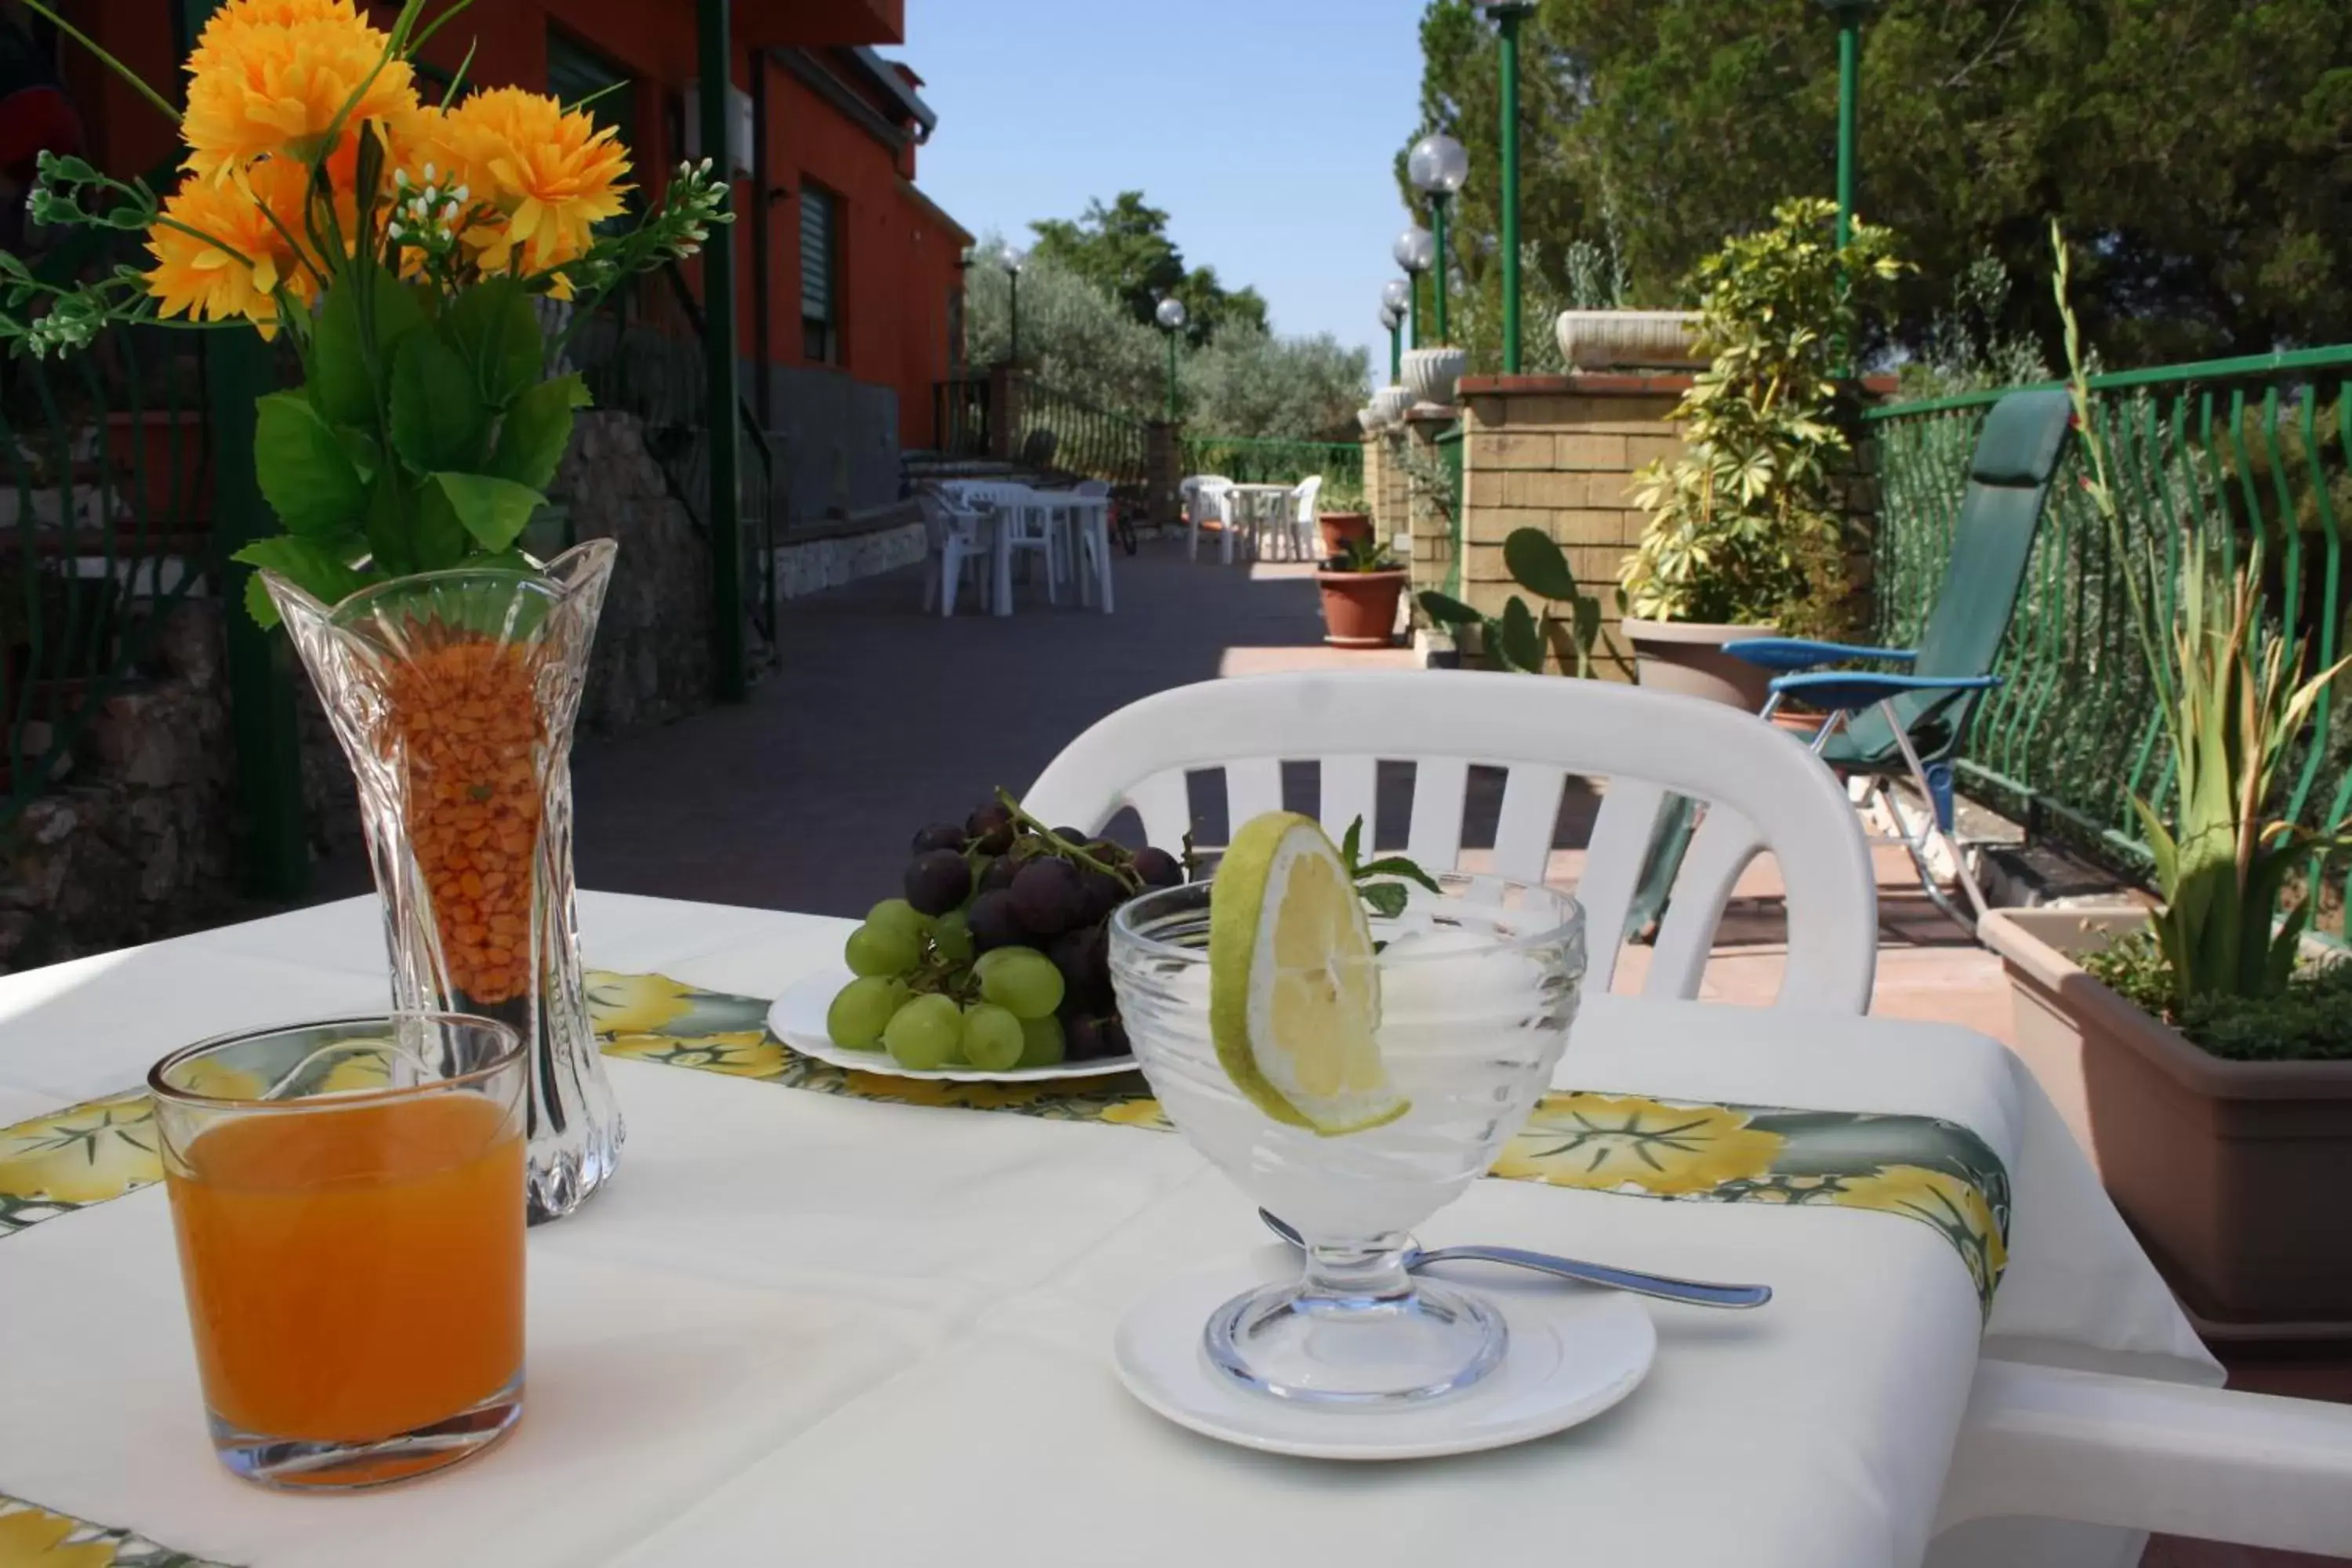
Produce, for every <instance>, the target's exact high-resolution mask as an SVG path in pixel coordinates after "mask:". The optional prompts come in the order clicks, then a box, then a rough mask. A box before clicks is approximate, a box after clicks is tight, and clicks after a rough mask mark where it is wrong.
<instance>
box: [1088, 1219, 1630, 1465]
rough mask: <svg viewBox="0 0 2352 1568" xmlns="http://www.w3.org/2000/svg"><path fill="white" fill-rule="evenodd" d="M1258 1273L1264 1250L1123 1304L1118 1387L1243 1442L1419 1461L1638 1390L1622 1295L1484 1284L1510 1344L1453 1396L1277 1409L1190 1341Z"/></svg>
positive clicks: (1552, 1423) (1568, 1422)
mask: <svg viewBox="0 0 2352 1568" xmlns="http://www.w3.org/2000/svg"><path fill="white" fill-rule="evenodd" d="M1295 1258H1296V1255H1295V1254H1294V1255H1290V1260H1293V1261H1295ZM1266 1269H1267V1255H1266V1254H1265V1253H1263V1252H1261V1253H1259V1254H1257V1255H1256V1256H1255V1257H1254V1258H1251V1259H1249V1260H1247V1261H1243V1262H1235V1263H1229V1264H1226V1265H1224V1266H1223V1267H1222V1268H1215V1269H1212V1270H1210V1271H1209V1272H1207V1273H1203V1274H1192V1275H1187V1276H1185V1277H1184V1278H1182V1279H1173V1280H1171V1281H1169V1282H1168V1283H1167V1284H1165V1285H1162V1286H1160V1288H1158V1289H1155V1290H1153V1291H1151V1292H1150V1294H1149V1295H1147V1296H1145V1297H1144V1298H1143V1300H1140V1301H1138V1302H1137V1303H1136V1304H1135V1305H1134V1306H1133V1307H1130V1308H1129V1309H1128V1312H1127V1316H1126V1317H1124V1318H1122V1319H1121V1320H1120V1321H1119V1325H1118V1333H1117V1335H1116V1336H1115V1337H1114V1339H1113V1341H1112V1353H1113V1354H1114V1356H1115V1357H1116V1359H1117V1361H1118V1376H1119V1381H1120V1382H1122V1383H1124V1384H1127V1391H1128V1392H1129V1394H1134V1395H1135V1396H1136V1398H1138V1399H1139V1400H1141V1401H1142V1402H1143V1403H1144V1404H1145V1405H1148V1406H1150V1408H1151V1409H1152V1410H1153V1411H1154V1412H1156V1413H1157V1414H1159V1415H1164V1416H1166V1417H1167V1418H1168V1419H1169V1420H1171V1421H1173V1422H1175V1423H1176V1424H1177V1425H1178V1426H1188V1427H1190V1428H1192V1430H1193V1431H1195V1432H1198V1433H1201V1434H1202V1436H1209V1437H1214V1438H1217V1439H1218V1440H1220V1441H1221V1442H1226V1443H1236V1444H1239V1445H1240V1446H1241V1447H1244V1448H1256V1449H1259V1450H1261V1451H1263V1452H1265V1453H1269V1454H1295V1455H1297V1456H1299V1457H1300V1458H1309V1459H1426V1458H1436V1457H1437V1456H1439V1455H1443V1454H1470V1453H1475V1452H1477V1451H1478V1450H1480V1449H1482V1448H1500V1447H1507V1446H1509V1445H1510V1444H1513V1443H1524V1442H1526V1441H1528V1439H1529V1438H1531V1437H1541V1436H1546V1435H1548V1434H1549V1433H1553V1432H1558V1431H1560V1430H1561V1429H1563V1428H1565V1427H1569V1426H1575V1425H1576V1424H1577V1423H1579V1422H1580V1421H1590V1420H1591V1419H1592V1417H1594V1416H1596V1415H1600V1414H1601V1412H1602V1411H1604V1410H1607V1409H1608V1408H1610V1407H1611V1406H1612V1405H1615V1404H1616V1403H1617V1402H1618V1401H1619V1400H1621V1399H1622V1398H1624V1397H1625V1396H1626V1395H1627V1394H1631V1393H1633V1390H1634V1389H1635V1388H1637V1387H1638V1386H1640V1384H1641V1382H1642V1379H1643V1377H1645V1376H1647V1375H1648V1374H1649V1371H1650V1363H1651V1361H1652V1360H1653V1359H1654V1357H1655V1356H1656V1354H1657V1349H1658V1334H1657V1330H1656V1329H1655V1328H1654V1326H1653V1325H1652V1323H1651V1321H1650V1314H1649V1312H1648V1310H1646V1309H1644V1308H1643V1305H1642V1303H1641V1302H1640V1301H1639V1300H1636V1299H1635V1298H1633V1297H1632V1296H1628V1295H1626V1294H1624V1293H1623V1292H1622V1291H1616V1290H1599V1289H1586V1288H1583V1287H1580V1286H1575V1285H1562V1284H1560V1283H1559V1282H1557V1281H1552V1282H1548V1283H1545V1284H1540V1285H1533V1286H1531V1287H1530V1286H1517V1287H1514V1286H1506V1287H1503V1288H1500V1289H1480V1291H1479V1294H1480V1295H1482V1296H1483V1297H1484V1298H1485V1299H1486V1301H1487V1302H1488V1304H1490V1305H1492V1306H1494V1307H1496V1308H1497V1309H1499V1310H1501V1312H1502V1314H1503V1321H1504V1323H1505V1325H1506V1326H1507V1328H1508V1329H1509V1330H1510V1335H1511V1340H1510V1345H1509V1348H1508V1349H1507V1350H1506V1351H1505V1352H1504V1354H1503V1362H1502V1364H1501V1365H1499V1366H1497V1367H1496V1368H1495V1370H1494V1371H1492V1372H1490V1373H1487V1374H1486V1376H1485V1377H1483V1378H1481V1379H1479V1380H1478V1381H1477V1382H1476V1383H1475V1384H1472V1385H1471V1386H1470V1387H1468V1388H1466V1389H1465V1390H1463V1391H1462V1392H1461V1393H1459V1394H1452V1395H1449V1396H1448V1397H1445V1398H1443V1399H1435V1400H1432V1401H1430V1402H1429V1403H1428V1404H1425V1405H1401V1406H1399V1407H1397V1408H1395V1409H1388V1410H1360V1409H1339V1410H1332V1409H1317V1408H1314V1407H1312V1406H1302V1405H1287V1404H1285V1403H1283V1402H1282V1401H1281V1400H1278V1399H1276V1398H1274V1397H1272V1396H1271V1395H1268V1394H1260V1393H1257V1392H1256V1391H1255V1390H1254V1389H1249V1388H1245V1387H1244V1386H1242V1385H1241V1384H1237V1383H1235V1382H1234V1380H1233V1379H1232V1378H1230V1377H1228V1376H1226V1375H1225V1374H1224V1373H1221V1372H1219V1371H1217V1370H1216V1368H1214V1367H1213V1366H1211V1365H1210V1364H1209V1359H1208V1355H1207V1353H1206V1352H1204V1351H1203V1350H1202V1346H1201V1329H1202V1325H1203V1324H1205V1323H1206V1322H1207V1321H1209V1314H1210V1313H1211V1312H1213V1311H1214V1310H1216V1309H1217V1308H1218V1307H1220V1306H1222V1305H1223V1304H1224V1303H1225V1302H1227V1301H1230V1300H1233V1299H1234V1297H1235V1296H1238V1295H1240V1294H1241V1293H1242V1292H1243V1291H1244V1290H1248V1289H1255V1287H1257V1286H1259V1285H1262V1284H1265V1283H1266V1281H1267V1271H1266ZM1455 1288H1456V1289H1460V1288H1461V1287H1460V1286H1459V1285H1456V1286H1455Z"/></svg>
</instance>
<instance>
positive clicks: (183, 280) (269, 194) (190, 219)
mask: <svg viewBox="0 0 2352 1568" xmlns="http://www.w3.org/2000/svg"><path fill="white" fill-rule="evenodd" d="M309 188H310V171H309V170H308V169H306V168H304V167H303V166H302V165H301V164H300V163H296V162H294V161H293V160H292V159H290V158H265V159H263V160H262V161H261V162H260V163H256V164H254V165H252V167H250V168H248V169H247V170H245V171H244V172H243V173H241V174H237V175H236V176H235V177H233V178H232V179H231V180H230V181H229V183H228V184H215V183H214V182H213V181H211V180H209V179H205V178H204V177H202V176H199V175H194V174H192V175H190V176H189V177H188V178H187V179H186V180H184V181H183V182H181V184H180V188H179V189H178V190H176V191H174V192H173V193H172V195H171V196H170V198H169V199H167V200H166V201H165V202H164V203H163V217H164V218H166V219H168V220H170V221H169V222H163V223H158V224H156V225H155V226H153V227H152V228H151V229H149V230H148V232H147V248H148V250H149V251H150V252H152V254H153V256H154V258H155V266H154V268H153V269H152V271H150V272H148V273H147V275H146V278H147V288H148V291H149V292H150V293H152V295H154V297H155V304H156V309H157V310H159V311H160V312H161V313H162V314H163V315H166V316H180V315H185V316H189V317H192V318H194V319H195V320H198V321H226V320H229V319H230V318H232V317H237V316H242V317H244V318H245V319H246V320H247V321H251V322H252V323H253V324H254V326H255V327H256V328H257V329H258V330H259V331H260V332H261V335H262V336H263V337H265V338H268V337H270V336H273V335H274V334H275V333H276V332H277V330H278V290H279V289H285V290H286V291H287V292H289V293H290V294H292V295H293V296H294V297H295V298H296V299H298V300H309V299H310V298H312V296H313V295H314V294H315V292H316V289H317V279H315V278H313V277H312V276H311V274H310V268H309V267H308V266H307V265H306V264H305V262H304V260H303V252H301V251H300V250H298V249H297V248H296V246H295V244H294V242H293V241H292V240H290V239H289V237H288V236H289V235H292V236H299V235H300V234H301V233H302V232H303V225H302V205H303V202H304V199H305V195H306V194H307V192H308V190H309ZM272 219H275V220H276V221H275V222H274V223H273V222H272V221H271V220H272ZM174 225H180V226H176V227H175V226H174ZM191 229H193V230H194V231H195V232H194V233H190V232H188V231H189V230H191ZM199 236H201V237H199ZM215 242H217V243H215Z"/></svg>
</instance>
